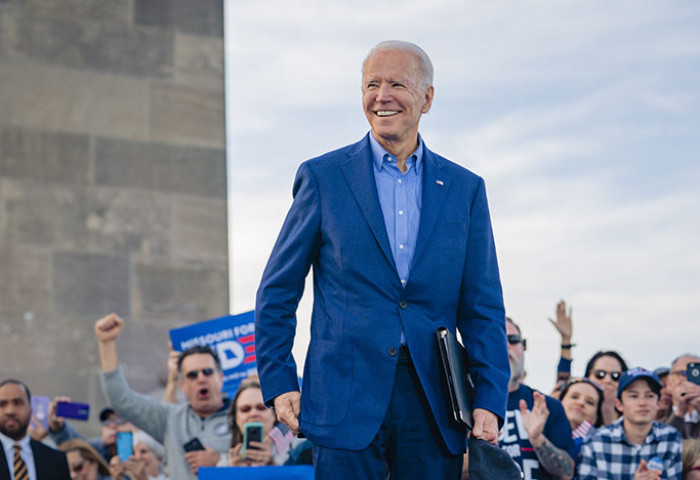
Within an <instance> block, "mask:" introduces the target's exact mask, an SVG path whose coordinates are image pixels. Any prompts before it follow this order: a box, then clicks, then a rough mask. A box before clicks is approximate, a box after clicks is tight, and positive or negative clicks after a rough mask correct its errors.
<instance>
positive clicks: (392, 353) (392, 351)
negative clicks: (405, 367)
mask: <svg viewBox="0 0 700 480" xmlns="http://www.w3.org/2000/svg"><path fill="white" fill-rule="evenodd" d="M397 353H398V352H397V350H396V349H395V348H394V347H391V348H389V355H390V356H392V357H395V356H396V354H397Z"/></svg>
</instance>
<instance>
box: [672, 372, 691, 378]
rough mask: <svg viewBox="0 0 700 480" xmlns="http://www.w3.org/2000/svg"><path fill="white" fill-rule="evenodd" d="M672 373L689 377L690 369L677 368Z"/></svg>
mask: <svg viewBox="0 0 700 480" xmlns="http://www.w3.org/2000/svg"><path fill="white" fill-rule="evenodd" d="M671 375H680V376H681V377H687V376H688V371H687V370H676V371H673V372H671Z"/></svg>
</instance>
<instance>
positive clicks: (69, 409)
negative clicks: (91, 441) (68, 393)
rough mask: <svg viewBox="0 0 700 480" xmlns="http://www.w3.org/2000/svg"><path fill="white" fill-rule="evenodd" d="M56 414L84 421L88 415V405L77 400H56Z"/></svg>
mask: <svg viewBox="0 0 700 480" xmlns="http://www.w3.org/2000/svg"><path fill="white" fill-rule="evenodd" d="M56 416H57V417H63V418H72V419H74V420H83V421H85V420H87V419H88V417H89V416H90V405H88V404H87V403H77V402H58V403H57V404H56Z"/></svg>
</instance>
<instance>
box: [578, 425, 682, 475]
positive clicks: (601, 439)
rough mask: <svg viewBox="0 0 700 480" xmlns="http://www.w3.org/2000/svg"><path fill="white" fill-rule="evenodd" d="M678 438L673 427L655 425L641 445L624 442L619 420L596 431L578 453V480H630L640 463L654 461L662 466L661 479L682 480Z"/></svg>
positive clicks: (680, 446) (680, 444) (676, 431)
mask: <svg viewBox="0 0 700 480" xmlns="http://www.w3.org/2000/svg"><path fill="white" fill-rule="evenodd" d="M681 442H682V439H681V435H680V434H679V433H678V430H676V429H675V428H673V427H670V426H668V425H664V424H662V423H659V422H654V423H653V425H652V427H651V431H650V432H649V435H647V438H646V439H645V440H644V443H643V444H642V445H632V444H630V443H629V442H628V441H627V439H625V431H624V429H623V427H622V419H620V420H618V421H617V422H615V423H613V424H612V425H608V426H606V427H601V428H599V429H598V430H597V431H596V432H595V433H594V434H593V435H591V436H590V437H589V438H588V440H587V441H586V443H584V444H583V449H582V450H581V459H580V462H579V465H578V480H604V479H605V480H632V479H633V478H634V472H635V471H636V470H637V468H638V467H639V462H640V461H642V460H646V461H647V462H648V461H649V460H651V459H652V458H654V457H657V458H658V459H660V460H661V461H662V462H663V464H664V471H663V473H662V474H661V478H662V479H668V480H681V471H682V469H683V465H682V463H681V448H682V443H681Z"/></svg>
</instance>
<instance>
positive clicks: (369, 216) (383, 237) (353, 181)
mask: <svg viewBox="0 0 700 480" xmlns="http://www.w3.org/2000/svg"><path fill="white" fill-rule="evenodd" d="M368 135H369V134H368ZM340 167H341V170H342V171H343V175H345V179H346V180H347V182H348V184H349V185H350V190H351V191H352V193H353V195H354V197H355V200H356V201H357V204H358V205H359V206H360V210H361V211H362V214H363V215H364V217H365V220H366V221H367V223H368V224H369V228H370V230H371V231H372V234H373V235H374V238H375V240H376V241H377V244H378V245H379V248H380V249H381V250H382V253H383V254H384V257H386V259H387V261H388V262H389V264H390V265H391V267H392V268H393V269H394V270H396V264H395V263H394V257H393V255H392V254H391V246H390V245H389V237H388V236H387V233H386V225H384V216H383V214H382V207H381V205H380V204H379V194H378V193H377V184H376V182H375V180H374V171H373V166H372V158H371V153H370V148H369V140H368V137H365V138H364V139H363V140H361V141H360V142H359V143H357V144H356V148H354V149H353V150H351V151H350V152H349V153H348V158H347V159H346V160H345V161H344V162H342V163H341V164H340Z"/></svg>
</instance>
